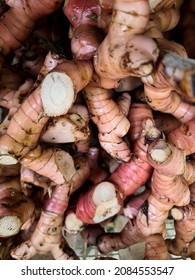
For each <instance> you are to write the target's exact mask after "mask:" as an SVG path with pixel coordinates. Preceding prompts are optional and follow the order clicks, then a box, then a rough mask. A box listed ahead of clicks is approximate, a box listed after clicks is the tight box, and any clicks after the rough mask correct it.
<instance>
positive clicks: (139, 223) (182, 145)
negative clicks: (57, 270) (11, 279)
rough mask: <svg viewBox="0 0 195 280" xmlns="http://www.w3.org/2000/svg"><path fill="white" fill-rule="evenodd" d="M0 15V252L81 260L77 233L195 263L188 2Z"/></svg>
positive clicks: (8, 2)
mask: <svg viewBox="0 0 195 280" xmlns="http://www.w3.org/2000/svg"><path fill="white" fill-rule="evenodd" d="M0 14H1V17H0V68H1V69H0V97H1V98H0V112H1V114H0V117H1V123H0V173H1V176H0V259H2V260H4V259H22V260H24V259H25V260H26V259H31V258H33V257H34V256H36V255H37V254H39V255H46V254H51V255H52V257H53V258H54V259H56V260H69V259H79V256H78V255H77V253H76V251H75V250H73V248H71V247H70V246H69V244H68V242H67V241H66V238H65V237H66V235H67V234H68V235H71V234H72V235H75V234H77V233H80V235H81V236H82V238H83V241H84V242H87V244H88V246H90V245H93V246H96V248H97V250H98V251H99V252H100V254H102V256H104V255H107V254H109V253H110V252H112V251H118V250H120V249H124V248H128V247H129V246H131V245H133V244H136V243H139V242H145V257H144V259H145V260H152V259H157V260H166V259H171V258H172V256H173V255H178V256H182V257H184V258H190V259H195V156H194V154H195V121H194V120H195V103H194V102H195V31H194V30H195V1H193V0H113V1H112V0H110V1H109V0H99V1H98V0H86V1H77V0H65V1H64V0H4V1H3V0H1V1H0ZM119 215H120V216H124V217H126V218H127V219H126V220H127V222H126V224H125V226H124V228H123V229H122V230H121V232H117V233H116V232H112V233H108V232H107V231H106V230H105V228H106V226H107V225H108V224H109V223H110V222H112V221H114V220H115V219H116V218H117V217H118V216H119ZM167 219H172V220H173V221H174V230H175V237H174V239H168V238H166V236H167V235H166V221H167Z"/></svg>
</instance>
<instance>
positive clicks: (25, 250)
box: [11, 211, 78, 260]
mask: <svg viewBox="0 0 195 280" xmlns="http://www.w3.org/2000/svg"><path fill="white" fill-rule="evenodd" d="M63 219H64V218H63V216H57V215H55V214H52V213H49V212H44V211H42V212H41V216H40V219H39V222H38V224H37V226H36V229H35V231H34V232H33V234H32V236H31V238H30V239H29V240H27V241H25V242H23V243H21V244H20V245H18V246H17V247H16V248H14V249H13V250H12V251H11V256H12V257H13V258H14V259H17V260H28V259H31V258H32V257H33V256H35V255H36V254H47V253H48V252H51V254H52V255H53V257H54V259H56V260H68V259H78V257H77V256H76V255H75V253H74V252H73V251H72V250H71V249H70V248H69V247H68V245H67V244H66V241H65V239H63V237H62V223H63Z"/></svg>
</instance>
